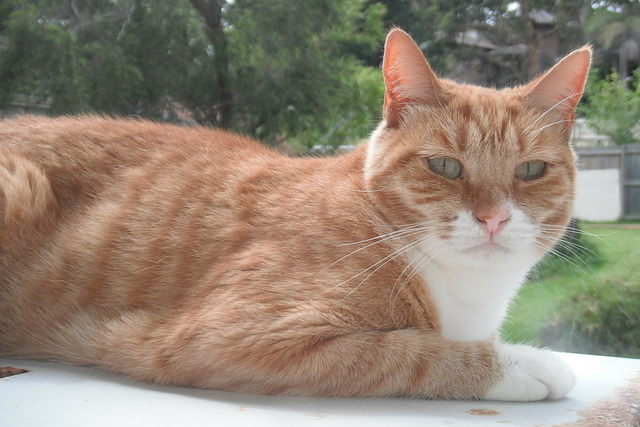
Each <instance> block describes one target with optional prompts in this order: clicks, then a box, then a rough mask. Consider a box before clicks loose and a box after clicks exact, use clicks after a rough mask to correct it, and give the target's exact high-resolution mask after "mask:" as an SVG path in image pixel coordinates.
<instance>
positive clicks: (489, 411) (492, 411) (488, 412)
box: [467, 408, 500, 416]
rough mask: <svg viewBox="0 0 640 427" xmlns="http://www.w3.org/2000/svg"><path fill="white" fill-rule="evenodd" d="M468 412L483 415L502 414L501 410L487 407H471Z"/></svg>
mask: <svg viewBox="0 0 640 427" xmlns="http://www.w3.org/2000/svg"><path fill="white" fill-rule="evenodd" d="M467 413H469V414H471V415H483V416H493V415H500V412H498V411H496V410H495V409H487V408H482V409H469V410H468V411H467Z"/></svg>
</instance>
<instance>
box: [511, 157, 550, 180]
mask: <svg viewBox="0 0 640 427" xmlns="http://www.w3.org/2000/svg"><path fill="white" fill-rule="evenodd" d="M546 167H547V164H546V163H545V162H541V161H540V160H532V161H530V162H525V163H523V164H521V165H520V166H518V167H517V168H516V177H518V178H520V179H521V180H523V181H531V180H533V179H538V178H540V177H541V176H542V173H543V172H544V170H545V168H546Z"/></svg>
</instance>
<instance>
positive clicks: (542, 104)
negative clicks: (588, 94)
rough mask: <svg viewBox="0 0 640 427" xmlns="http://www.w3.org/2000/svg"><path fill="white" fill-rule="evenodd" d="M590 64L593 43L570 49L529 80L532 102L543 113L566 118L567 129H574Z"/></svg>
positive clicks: (559, 119)
mask: <svg viewBox="0 0 640 427" xmlns="http://www.w3.org/2000/svg"><path fill="white" fill-rule="evenodd" d="M590 65H591V47H590V46H585V47H583V48H581V49H578V50H576V51H574V52H572V53H570V54H569V55H567V56H566V57H564V58H563V59H562V60H561V61H560V62H558V63H557V64H556V65H555V66H554V67H553V68H551V69H550V70H549V71H547V72H546V73H544V74H543V75H542V76H541V77H539V78H538V79H536V80H534V81H533V82H531V83H529V85H528V86H527V89H528V95H527V97H528V99H529V102H530V103H531V104H532V106H533V107H534V108H536V109H537V110H538V111H540V112H541V113H542V114H550V115H551V117H554V118H557V120H558V121H562V122H563V124H564V125H565V126H564V127H565V129H566V130H567V131H570V130H571V126H572V125H573V118H574V116H575V112H576V106H577V105H578V102H579V101H580V98H581V97H582V93H583V92H584V85H585V82H586V80H587V74H588V73H589V66H590Z"/></svg>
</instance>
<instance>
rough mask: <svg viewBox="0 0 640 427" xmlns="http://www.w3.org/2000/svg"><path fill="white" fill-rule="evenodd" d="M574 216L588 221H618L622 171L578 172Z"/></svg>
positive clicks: (620, 213)
mask: <svg viewBox="0 0 640 427" xmlns="http://www.w3.org/2000/svg"><path fill="white" fill-rule="evenodd" d="M577 181H578V182H577V194H576V204H575V209H574V215H575V216H576V217H577V218H578V219H584V220H587V221H616V220H618V219H620V216H621V215H622V212H621V206H620V171H619V170H618V169H597V170H583V171H578V180H577Z"/></svg>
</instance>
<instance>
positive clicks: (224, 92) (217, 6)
mask: <svg viewBox="0 0 640 427" xmlns="http://www.w3.org/2000/svg"><path fill="white" fill-rule="evenodd" d="M189 2H190V3H191V5H192V6H193V7H194V9H196V11H198V13H199V14H200V15H201V16H202V18H203V19H204V22H205V24H206V25H207V30H208V31H207V35H208V37H209V41H210V42H211V45H212V46H213V61H214V65H215V69H216V73H217V82H216V83H217V87H218V102H217V103H216V104H215V105H214V106H212V108H210V109H207V110H208V111H210V112H211V113H210V114H211V115H212V117H207V118H205V120H206V121H208V122H211V123H215V124H216V125H217V126H219V127H221V128H225V129H228V128H230V127H231V117H232V112H233V93H232V91H231V88H230V83H229V54H228V45H227V39H226V37H225V35H224V29H223V25H222V6H223V4H224V0H208V1H206V0H189Z"/></svg>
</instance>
